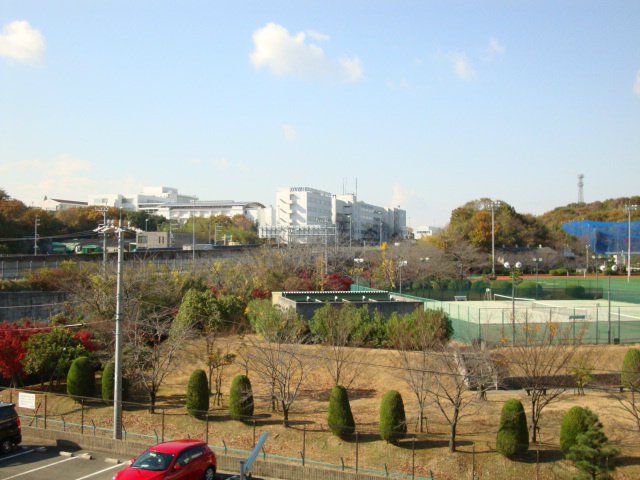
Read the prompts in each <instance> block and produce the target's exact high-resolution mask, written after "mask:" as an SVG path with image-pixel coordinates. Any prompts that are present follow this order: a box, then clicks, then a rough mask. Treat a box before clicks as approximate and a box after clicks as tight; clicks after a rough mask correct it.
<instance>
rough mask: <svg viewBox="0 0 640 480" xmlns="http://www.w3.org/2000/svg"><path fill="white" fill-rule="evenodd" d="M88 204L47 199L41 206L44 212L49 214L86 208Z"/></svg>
mask: <svg viewBox="0 0 640 480" xmlns="http://www.w3.org/2000/svg"><path fill="white" fill-rule="evenodd" d="M86 206H87V202H76V201H75V200H61V199H59V198H47V197H44V200H43V201H42V203H41V204H40V208H41V209H42V210H46V211H47V212H58V211H60V210H67V209H69V208H77V207H86Z"/></svg>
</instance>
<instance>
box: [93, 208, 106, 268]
mask: <svg viewBox="0 0 640 480" xmlns="http://www.w3.org/2000/svg"><path fill="white" fill-rule="evenodd" d="M95 211H96V212H100V213H102V225H103V226H104V227H105V228H106V226H107V211H108V209H107V208H96V209H95ZM102 273H103V274H104V275H106V274H107V232H102Z"/></svg>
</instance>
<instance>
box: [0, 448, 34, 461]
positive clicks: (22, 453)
mask: <svg viewBox="0 0 640 480" xmlns="http://www.w3.org/2000/svg"><path fill="white" fill-rule="evenodd" d="M33 451H34V450H33V449H31V450H26V451H24V452H20V453H15V454H13V455H11V456H9V457H2V458H0V462H4V461H5V460H9V459H10V458H15V457H19V456H20V455H26V454H27V453H31V452H33Z"/></svg>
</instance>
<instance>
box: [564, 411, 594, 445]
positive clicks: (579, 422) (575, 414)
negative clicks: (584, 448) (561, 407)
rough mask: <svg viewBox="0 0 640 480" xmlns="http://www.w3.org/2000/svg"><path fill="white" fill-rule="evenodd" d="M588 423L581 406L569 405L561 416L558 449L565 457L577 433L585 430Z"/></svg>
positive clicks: (573, 443)
mask: <svg viewBox="0 0 640 480" xmlns="http://www.w3.org/2000/svg"><path fill="white" fill-rule="evenodd" d="M588 427H589V425H588V424H587V422H586V411H585V409H584V408H582V407H571V408H570V409H569V410H568V411H567V413H565V414H564V417H562V424H561V425H560V449H561V450H562V454H563V455H564V456H565V457H566V456H567V454H568V453H569V450H571V447H573V446H574V445H575V444H576V438H577V436H578V435H579V434H581V433H584V432H586V431H587V428H588Z"/></svg>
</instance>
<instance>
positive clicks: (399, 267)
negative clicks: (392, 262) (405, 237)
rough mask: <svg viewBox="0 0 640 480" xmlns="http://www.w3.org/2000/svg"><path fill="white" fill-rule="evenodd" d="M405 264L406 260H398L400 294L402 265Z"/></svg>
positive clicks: (404, 265)
mask: <svg viewBox="0 0 640 480" xmlns="http://www.w3.org/2000/svg"><path fill="white" fill-rule="evenodd" d="M406 266H407V261H406V260H400V261H399V262H398V270H400V295H402V267H406Z"/></svg>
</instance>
